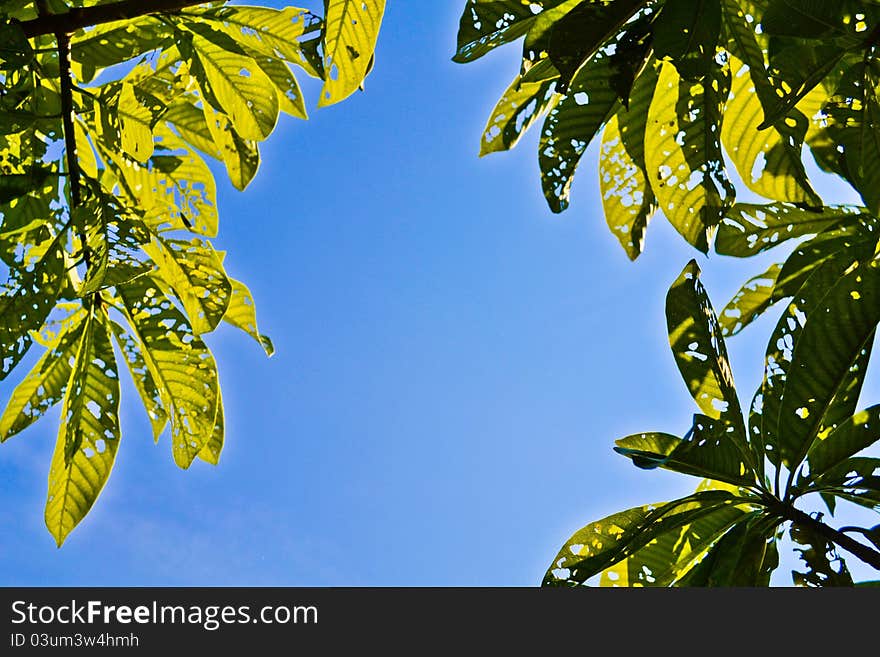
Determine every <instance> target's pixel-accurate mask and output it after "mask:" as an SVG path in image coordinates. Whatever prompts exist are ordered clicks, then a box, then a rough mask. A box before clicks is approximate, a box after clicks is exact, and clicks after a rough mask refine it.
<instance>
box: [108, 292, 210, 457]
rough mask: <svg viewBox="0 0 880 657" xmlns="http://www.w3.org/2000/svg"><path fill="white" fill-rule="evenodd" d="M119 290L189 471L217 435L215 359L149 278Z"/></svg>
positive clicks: (175, 451)
mask: <svg viewBox="0 0 880 657" xmlns="http://www.w3.org/2000/svg"><path fill="white" fill-rule="evenodd" d="M117 291H118V292H119V296H120V297H121V298H122V301H123V303H124V304H125V309H126V313H127V317H128V321H129V325H130V326H131V328H132V331H133V332H134V335H135V336H136V337H137V341H138V346H139V348H140V350H141V353H142V354H143V357H144V362H145V363H146V365H147V368H148V369H149V372H150V374H151V376H152V377H153V381H154V382H155V384H156V387H157V389H158V391H159V395H160V397H161V400H162V407H163V408H164V409H165V412H166V413H167V414H168V416H169V418H170V420H171V440H172V452H173V454H174V461H175V462H176V463H177V465H179V466H180V467H181V468H188V467H189V466H190V465H191V464H192V462H193V459H195V458H196V456H197V455H198V454H199V452H201V451H202V449H203V448H204V447H205V445H206V444H208V443H209V441H210V440H211V437H212V436H213V435H214V426H215V418H216V416H217V408H218V405H219V403H220V399H219V383H218V376H217V365H216V363H215V361H214V357H213V356H212V355H211V352H210V351H209V350H208V348H207V346H206V345H205V343H204V342H202V340H201V339H200V338H199V337H198V336H197V335H195V334H194V333H193V330H192V327H191V326H190V324H189V322H188V321H187V319H186V317H184V315H183V314H182V313H181V312H180V311H179V310H177V308H175V306H174V305H173V304H172V303H171V301H170V300H169V299H168V297H166V296H165V295H164V294H163V293H162V291H161V289H160V287H159V285H158V284H157V283H155V282H154V281H153V279H152V278H151V277H150V276H142V277H141V278H137V279H135V280H134V281H131V282H130V283H127V284H126V285H123V286H120V287H119V288H118V290H117Z"/></svg>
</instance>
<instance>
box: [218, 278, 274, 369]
mask: <svg viewBox="0 0 880 657" xmlns="http://www.w3.org/2000/svg"><path fill="white" fill-rule="evenodd" d="M229 281H230V283H231V284H232V296H231V298H230V299H229V307H228V308H227V309H226V313H225V314H224V315H223V321H225V322H228V323H229V324H232V326H235V327H237V328H240V329H241V330H242V331H244V332H245V333H247V334H248V335H250V336H251V337H252V338H254V340H256V341H257V342H259V343H260V346H261V347H262V348H263V351H265V352H266V355H267V356H271V355H272V354H274V353H275V346H274V345H273V344H272V340H270V339H269V337H268V336H266V335H263V334H261V333H260V330H259V329H258V328H257V310H256V306H255V305H254V299H253V297H252V296H251V291H250V290H249V289H248V288H247V286H246V285H245V284H244V283H242V282H240V281H236V280H234V279H229Z"/></svg>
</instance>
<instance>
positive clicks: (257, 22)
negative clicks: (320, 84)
mask: <svg viewBox="0 0 880 657" xmlns="http://www.w3.org/2000/svg"><path fill="white" fill-rule="evenodd" d="M187 17H195V18H198V19H199V20H207V21H210V23H211V26H212V27H215V28H217V29H220V30H222V31H224V32H225V33H226V34H228V35H229V36H231V37H232V38H233V39H235V41H236V43H238V44H239V45H240V46H241V47H242V48H244V49H245V50H246V51H247V52H248V53H249V54H251V55H262V56H263V57H269V58H273V59H276V58H279V57H280V58H282V59H284V60H285V61H288V62H291V63H294V64H297V65H298V66H300V67H301V68H303V70H305V71H306V72H307V73H308V74H309V75H312V76H314V77H318V78H320V77H322V75H321V73H320V71H318V70H317V69H316V67H315V66H314V64H313V62H312V61H311V59H310V57H309V56H308V55H307V54H306V53H305V52H304V48H303V44H302V43H301V42H300V39H301V37H303V36H306V35H309V34H312V33H314V32H316V31H318V30H319V29H320V28H321V20H320V18H318V17H317V16H315V15H314V14H312V13H311V12H309V11H308V10H306V9H299V8H297V7H285V8H283V9H273V8H271V7H242V6H221V7H206V8H201V9H196V10H190V11H188V12H187Z"/></svg>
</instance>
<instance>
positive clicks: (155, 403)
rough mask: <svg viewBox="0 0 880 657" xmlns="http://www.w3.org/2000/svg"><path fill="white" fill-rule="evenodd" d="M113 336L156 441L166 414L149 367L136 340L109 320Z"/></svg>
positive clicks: (166, 420) (162, 428)
mask: <svg viewBox="0 0 880 657" xmlns="http://www.w3.org/2000/svg"><path fill="white" fill-rule="evenodd" d="M111 327H112V329H113V336H114V337H115V338H116V344H118V345H119V349H120V351H121V352H122V355H123V356H124V358H125V364H126V365H128V371H129V373H130V374H131V378H132V381H133V382H134V387H135V388H136V389H137V391H138V394H139V395H140V398H141V401H142V402H143V404H144V408H145V409H146V411H147V416H148V417H149V418H150V424H151V425H152V427H153V439H154V440H156V441H158V440H159V436H161V435H162V432H163V431H164V430H165V426H166V425H167V424H168V414H167V413H166V412H165V409H164V408H163V407H162V396H161V395H160V394H159V388H158V386H156V382H155V380H154V379H153V375H152V373H151V372H150V368H149V367H147V362H146V360H145V359H144V354H143V352H142V351H141V348H140V345H139V344H138V342H137V340H136V339H135V338H134V337H133V336H132V335H131V334H130V333H128V331H126V330H125V328H123V327H122V326H121V325H120V324H118V323H117V322H111Z"/></svg>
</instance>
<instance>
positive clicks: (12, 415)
mask: <svg viewBox="0 0 880 657" xmlns="http://www.w3.org/2000/svg"><path fill="white" fill-rule="evenodd" d="M83 317H84V314H83V313H82V312H80V313H76V315H75V319H74V321H73V322H72V323H71V324H70V325H69V327H68V329H67V330H66V331H65V332H63V333H61V334H60V335H58V336H57V338H56V339H55V340H53V342H52V343H50V345H48V348H47V349H46V352H45V353H44V354H43V355H42V357H41V358H40V360H39V361H37V364H36V365H34V367H33V369H32V370H31V371H30V372H29V373H28V374H27V375H26V376H25V377H24V379H22V381H21V383H19V384H18V386H17V387H16V388H15V390H13V391H12V394H11V395H10V397H9V401H8V403H7V404H6V409H5V410H4V411H3V415H2V417H0V442H3V441H4V440H8V439H9V438H11V437H12V436H14V435H15V434H17V433H20V432H21V431H23V430H24V429H26V428H27V427H29V426H30V425H31V424H33V423H34V422H36V421H37V420H38V419H40V418H41V417H42V416H43V415H44V414H45V413H46V412H47V411H48V410H49V409H50V408H52V407H53V406H54V405H55V404H57V403H58V402H60V401H61V399H62V398H63V396H64V391H65V390H66V388H67V383H68V381H69V379H70V373H71V365H70V364H71V362H73V360H74V359H75V358H76V355H77V351H78V349H79V344H80V337H81V335H82V330H83V324H84V322H83Z"/></svg>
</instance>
